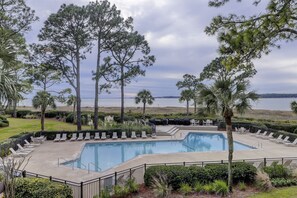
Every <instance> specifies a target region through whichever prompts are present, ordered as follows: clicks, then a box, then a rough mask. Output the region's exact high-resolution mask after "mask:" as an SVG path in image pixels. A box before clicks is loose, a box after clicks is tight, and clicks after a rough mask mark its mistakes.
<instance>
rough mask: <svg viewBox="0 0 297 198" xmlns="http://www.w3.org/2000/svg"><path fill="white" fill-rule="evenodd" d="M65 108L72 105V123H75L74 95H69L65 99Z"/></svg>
mask: <svg viewBox="0 0 297 198" xmlns="http://www.w3.org/2000/svg"><path fill="white" fill-rule="evenodd" d="M66 103H67V106H71V105H73V123H75V122H76V115H75V108H76V96H75V95H72V94H71V95H69V96H68V98H67V101H66Z"/></svg>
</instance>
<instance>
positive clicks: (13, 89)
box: [0, 58, 20, 108]
mask: <svg viewBox="0 0 297 198" xmlns="http://www.w3.org/2000/svg"><path fill="white" fill-rule="evenodd" d="M17 96H20V95H19V94H18V91H17V82H16V80H15V76H14V75H13V73H12V72H10V71H8V70H7V69H6V68H5V67H4V62H3V60H2V59H1V58H0V108H2V107H3V106H4V104H5V103H11V102H12V100H13V99H14V98H15V97H17Z"/></svg>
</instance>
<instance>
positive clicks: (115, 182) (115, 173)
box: [114, 172, 118, 185]
mask: <svg viewBox="0 0 297 198" xmlns="http://www.w3.org/2000/svg"><path fill="white" fill-rule="evenodd" d="M117 183H118V181H117V172H114V185H117Z"/></svg>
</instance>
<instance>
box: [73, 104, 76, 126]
mask: <svg viewBox="0 0 297 198" xmlns="http://www.w3.org/2000/svg"><path fill="white" fill-rule="evenodd" d="M75 104H76V103H75V102H74V104H73V124H74V123H76V113H75V108H76V105H75Z"/></svg>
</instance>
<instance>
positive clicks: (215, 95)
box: [199, 70, 258, 191]
mask: <svg viewBox="0 0 297 198" xmlns="http://www.w3.org/2000/svg"><path fill="white" fill-rule="evenodd" d="M244 72H245V71H243V72H242V73H241V74H243V73H244ZM228 73H229V72H228V70H226V73H225V74H227V75H225V77H224V78H220V79H217V80H215V81H214V82H213V84H212V85H210V86H207V85H203V86H202V87H201V90H200V92H199V99H200V100H201V102H203V104H204V105H206V107H207V109H208V110H209V111H211V112H220V113H221V115H222V116H223V117H224V119H225V122H226V131H227V137H228V146H229V150H228V152H229V154H228V186H229V191H232V159H233V136H232V117H233V115H234V110H236V112H238V113H241V114H242V113H244V111H245V110H247V109H249V108H251V101H255V100H257V99H258V95H257V94H256V93H255V92H254V91H248V87H249V81H248V80H247V79H246V78H244V77H243V78H240V76H241V74H240V75H228ZM243 76H245V75H243Z"/></svg>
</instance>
